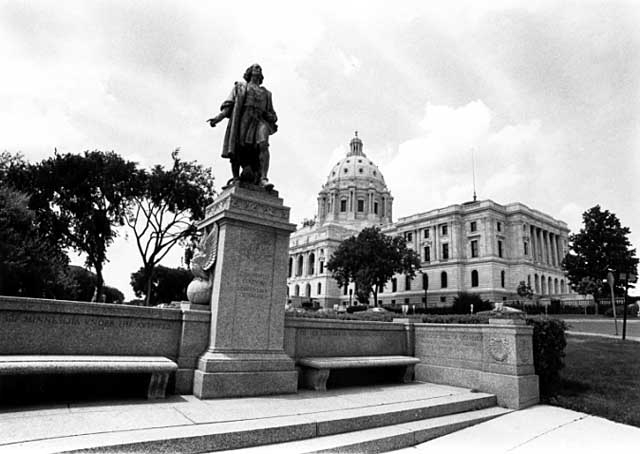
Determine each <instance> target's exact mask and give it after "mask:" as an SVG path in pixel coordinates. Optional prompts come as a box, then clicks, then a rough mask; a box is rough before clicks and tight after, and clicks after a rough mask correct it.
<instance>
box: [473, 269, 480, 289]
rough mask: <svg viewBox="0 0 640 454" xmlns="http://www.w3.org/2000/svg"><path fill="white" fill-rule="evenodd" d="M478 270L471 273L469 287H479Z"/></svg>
mask: <svg viewBox="0 0 640 454" xmlns="http://www.w3.org/2000/svg"><path fill="white" fill-rule="evenodd" d="M478 281H479V279H478V270H472V271H471V287H477V286H478V285H479V282H478Z"/></svg>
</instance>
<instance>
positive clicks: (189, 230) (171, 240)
mask: <svg viewBox="0 0 640 454" xmlns="http://www.w3.org/2000/svg"><path fill="white" fill-rule="evenodd" d="M178 151H179V149H176V150H175V151H174V152H173V153H172V154H171V157H172V158H173V167H172V168H171V169H169V170H167V169H165V168H164V167H162V166H160V165H157V166H155V167H154V168H153V169H151V171H150V172H148V173H147V172H144V173H143V175H141V181H142V184H143V191H142V192H141V193H140V194H139V195H137V196H136V197H134V198H133V201H134V203H133V205H132V206H131V208H130V210H129V213H128V216H127V218H126V222H127V224H128V225H129V227H131V229H132V230H133V233H134V236H135V238H136V244H137V246H138V251H139V252H140V256H141V257H142V264H143V266H142V268H141V270H142V276H141V277H140V279H141V280H142V285H144V286H145V290H144V291H143V292H142V293H144V294H145V295H146V305H147V306H148V305H150V304H151V303H152V298H153V296H154V292H152V291H151V287H152V285H153V284H152V280H153V279H152V277H153V275H154V268H155V267H156V266H157V265H158V263H160V261H161V260H162V259H163V258H164V257H165V256H166V255H167V253H168V252H169V251H170V250H171V248H173V247H174V246H175V245H176V244H180V243H184V242H186V241H188V240H189V239H191V238H192V237H193V235H194V234H195V233H196V222H197V221H198V220H199V219H202V218H203V217H204V209H205V207H206V206H207V205H208V204H209V203H211V202H212V201H213V196H214V195H215V191H214V189H213V176H212V174H211V169H210V168H203V167H202V166H201V165H199V164H197V163H196V162H184V161H181V160H180V158H179V157H178ZM156 304H157V303H156Z"/></svg>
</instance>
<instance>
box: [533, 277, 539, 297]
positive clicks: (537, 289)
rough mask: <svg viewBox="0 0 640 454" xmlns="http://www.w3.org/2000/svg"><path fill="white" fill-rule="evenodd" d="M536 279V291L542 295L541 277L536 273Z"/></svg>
mask: <svg viewBox="0 0 640 454" xmlns="http://www.w3.org/2000/svg"><path fill="white" fill-rule="evenodd" d="M534 280H535V284H536V288H535V292H536V293H537V294H538V295H540V277H539V276H538V275H537V274H536V275H535V277H534Z"/></svg>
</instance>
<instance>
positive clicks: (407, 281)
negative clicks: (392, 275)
mask: <svg viewBox="0 0 640 454" xmlns="http://www.w3.org/2000/svg"><path fill="white" fill-rule="evenodd" d="M404 289H405V290H411V278H410V277H409V276H405V278H404Z"/></svg>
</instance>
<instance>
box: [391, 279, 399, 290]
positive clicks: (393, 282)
mask: <svg viewBox="0 0 640 454" xmlns="http://www.w3.org/2000/svg"><path fill="white" fill-rule="evenodd" d="M391 291H392V292H397V291H398V280H397V279H396V278H395V277H394V278H393V279H391Z"/></svg>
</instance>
